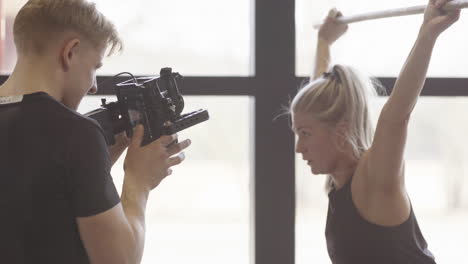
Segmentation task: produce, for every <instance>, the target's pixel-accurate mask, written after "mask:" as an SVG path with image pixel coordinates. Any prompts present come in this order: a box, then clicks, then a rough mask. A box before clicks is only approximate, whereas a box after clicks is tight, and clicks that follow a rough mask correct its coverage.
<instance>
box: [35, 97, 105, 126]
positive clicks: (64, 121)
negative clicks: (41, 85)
mask: <svg viewBox="0 0 468 264" xmlns="http://www.w3.org/2000/svg"><path fill="white" fill-rule="evenodd" d="M44 99H45V100H44V101H43V103H44V104H45V105H47V106H46V109H43V110H45V111H40V112H43V113H44V114H45V115H46V117H47V119H48V120H49V121H50V122H57V124H60V125H61V126H63V127H68V128H70V129H79V130H82V129H88V130H95V131H96V130H99V131H101V132H102V129H101V126H100V125H99V123H98V122H97V121H96V120H94V119H92V118H89V117H87V116H85V115H83V114H80V113H79V112H77V111H75V110H73V109H71V108H69V107H67V106H65V105H64V104H62V103H61V102H59V101H56V100H55V99H53V98H50V97H49V96H47V97H45V98H44ZM38 110H39V109H38Z"/></svg>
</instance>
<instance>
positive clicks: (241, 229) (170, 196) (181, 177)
mask: <svg viewBox="0 0 468 264" xmlns="http://www.w3.org/2000/svg"><path fill="white" fill-rule="evenodd" d="M100 98H101V96H87V97H85V98H84V100H83V101H82V103H81V106H80V108H79V112H81V113H86V112H88V111H91V110H93V109H96V108H98V107H99V105H100ZM106 98H107V100H108V102H111V101H115V100H116V98H115V97H112V96H107V97H106ZM184 99H185V101H186V108H185V109H184V113H185V112H191V111H195V110H198V109H208V111H209V112H210V120H208V121H206V122H204V123H201V124H199V125H197V126H194V127H191V128H189V129H187V130H184V131H182V132H180V133H178V135H179V138H180V139H183V138H190V139H191V140H192V146H190V148H189V149H188V150H187V151H186V152H185V153H186V160H185V161H184V163H183V164H182V165H180V166H176V167H175V168H174V172H173V174H172V175H171V176H169V177H168V178H166V179H164V180H163V181H162V183H161V184H160V186H158V187H157V188H156V189H154V190H153V191H152V192H151V195H150V198H149V202H148V207H147V210H146V225H147V231H146V232H147V233H146V245H145V251H144V257H143V262H142V263H147V264H150V263H189V262H190V263H206V264H218V263H231V264H238V263H249V260H250V246H251V245H250V244H249V241H250V224H251V222H250V219H251V218H250V217H251V216H250V208H251V205H250V201H251V196H252V195H251V192H250V179H251V175H250V171H251V166H252V164H251V160H252V157H251V156H250V155H246V153H250V151H249V150H250V148H251V146H252V140H251V138H250V129H251V118H252V116H251V113H252V111H251V110H252V107H253V100H252V99H251V98H249V97H246V96H239V97H229V96H227V97H214V96H200V97H198V96H186V97H184ZM233 109H235V110H236V115H232V114H231V113H232V111H233ZM123 156H124V155H123ZM122 168H123V157H122V158H121V159H120V160H119V161H118V162H117V163H116V164H115V165H114V168H113V169H112V175H113V177H114V182H115V184H116V187H117V189H118V190H119V192H120V191H121V186H122V182H123V176H124V175H123V169H122Z"/></svg>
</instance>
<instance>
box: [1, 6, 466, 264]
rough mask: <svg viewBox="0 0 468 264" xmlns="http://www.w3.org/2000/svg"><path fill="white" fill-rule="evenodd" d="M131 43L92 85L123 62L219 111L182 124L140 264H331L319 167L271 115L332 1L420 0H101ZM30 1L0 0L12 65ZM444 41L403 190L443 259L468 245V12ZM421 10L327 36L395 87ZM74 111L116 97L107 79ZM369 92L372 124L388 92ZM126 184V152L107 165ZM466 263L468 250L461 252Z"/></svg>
mask: <svg viewBox="0 0 468 264" xmlns="http://www.w3.org/2000/svg"><path fill="white" fill-rule="evenodd" d="M94 2H96V3H97V5H98V7H99V8H100V10H101V11H102V12H103V13H105V14H106V15H107V16H108V17H109V18H111V19H112V20H113V21H114V22H115V24H116V25H117V28H118V30H119V31H120V33H121V35H122V37H123V39H124V42H125V44H126V47H125V50H124V52H123V54H122V55H118V56H113V57H111V58H108V59H106V60H105V61H104V67H103V68H102V70H100V72H99V75H100V76H99V77H98V83H99V82H103V81H105V80H108V78H109V76H112V75H114V74H116V73H119V72H122V71H130V72H132V73H133V74H136V75H139V76H146V75H155V74H158V73H159V69H160V68H161V67H166V66H170V67H172V68H173V70H174V71H177V72H180V73H181V74H182V75H184V76H186V78H185V79H184V80H183V81H181V82H180V86H181V91H182V93H183V94H184V95H185V100H186V108H185V110H184V112H188V111H193V110H196V109H200V108H205V109H208V110H209V112H210V115H211V120H209V121H208V122H205V123H203V124H201V125H198V126H196V127H193V128H190V129H188V130H187V131H184V132H182V133H180V134H179V136H180V137H189V138H191V139H192V141H193V145H192V147H191V148H190V149H189V150H188V151H187V153H186V154H187V160H186V161H185V163H184V164H183V165H182V166H179V167H177V168H176V169H175V171H174V174H173V176H171V177H170V178H168V179H166V180H165V181H164V182H163V183H162V184H161V185H160V186H159V187H158V188H157V189H156V190H155V191H153V193H152V194H151V197H150V202H149V207H148V211H147V236H146V246H145V254H144V258H143V262H142V263H148V264H149V263H188V262H190V263H205V264H215V263H216V264H217V263H226V264H239V263H249V264H276V263H278V264H285V263H288V264H293V263H297V264H305V263H330V261H329V259H328V255H327V251H326V244H325V237H324V227H325V219H326V210H327V196H326V195H325V192H324V188H323V186H324V179H325V177H322V176H313V175H310V172H309V169H308V168H307V167H306V165H305V164H304V163H303V162H302V160H301V158H300V157H299V156H297V155H296V156H295V154H294V140H295V139H294V135H293V133H292V132H291V131H290V129H289V123H288V122H289V121H288V118H287V117H280V118H278V119H275V117H276V116H277V115H278V114H279V113H280V112H281V106H284V105H287V103H288V100H289V98H290V97H292V96H293V95H294V94H295V93H296V92H297V89H298V88H299V87H300V85H301V83H303V82H304V81H307V76H308V75H309V74H310V73H311V72H312V66H313V61H314V56H315V54H314V53H315V44H316V31H314V30H313V29H312V25H313V24H314V22H317V21H320V20H321V19H322V18H323V17H324V16H325V15H326V13H327V11H328V10H329V9H330V8H331V7H337V8H339V9H340V10H341V11H342V12H343V13H344V14H357V13H361V12H363V11H374V10H380V9H388V8H395V7H404V6H411V5H420V4H425V3H426V1H425V0H394V1H373V0H355V1H345V0H334V1H333V0H296V1H294V0H282V1H271V0H198V1H191V0H172V1H163V0H133V1H131V2H130V1H125V0H113V1H110V0H95V1H94ZM24 3H25V0H0V18H1V27H0V28H1V31H0V33H1V34H0V35H1V40H0V71H1V75H2V76H1V80H2V81H3V80H5V79H6V78H7V76H8V74H9V73H10V72H11V70H12V69H13V67H14V62H15V51H14V47H13V40H12V24H13V20H14V17H15V15H16V12H17V11H18V9H19V8H20V7H21V6H22V5H23V4H24ZM465 12H466V11H464V12H462V16H461V19H460V21H459V22H457V24H456V25H454V26H453V27H452V28H451V29H450V30H448V32H445V33H444V34H443V36H442V37H441V38H440V40H439V42H438V44H437V47H436V49H435V50H434V53H433V54H434V55H433V59H432V62H431V66H430V70H429V74H428V77H429V78H428V80H427V82H426V87H425V89H424V91H423V96H422V98H420V100H419V102H418V105H417V107H416V109H415V111H414V113H413V116H412V120H411V123H410V130H409V138H408V143H407V150H406V160H407V162H406V179H407V187H408V192H409V195H410V197H411V201H412V204H413V207H414V210H415V212H416V214H417V217H418V221H419V224H420V227H421V229H422V231H423V234H424V235H425V237H426V239H427V240H428V242H429V248H430V249H431V250H432V252H433V253H434V254H435V256H436V260H438V262H439V263H460V260H463V258H464V257H465V258H466V256H465V251H466V249H467V245H468V226H467V225H466V223H467V221H468V141H467V140H466V135H468V99H467V98H468V97H467V96H468V79H467V76H468V51H467V50H466V46H467V45H468V34H466V32H467V31H468V14H465ZM421 19H422V17H421V16H411V17H405V18H392V19H384V20H380V21H379V20H374V21H370V22H363V23H357V24H353V25H351V26H350V28H349V31H348V33H347V34H346V35H345V36H344V37H342V39H341V40H339V41H338V42H337V43H336V45H335V46H334V47H333V50H332V55H333V58H334V62H336V63H343V64H351V65H354V66H356V67H357V68H359V69H361V70H363V71H365V72H367V73H368V74H370V75H372V76H376V77H378V78H379V79H380V80H381V81H382V83H384V84H385V85H386V87H387V88H390V87H392V84H393V83H394V81H395V77H396V76H397V74H398V72H399V70H400V68H401V66H402V64H403V62H404V60H405V58H406V56H407V55H408V53H409V51H410V49H411V45H412V44H413V42H414V40H415V36H416V33H417V30H418V28H419V25H420V23H421V21H422V20H421ZM99 88H100V90H99V95H96V96H87V97H86V98H85V99H84V100H83V102H82V104H81V107H80V109H79V111H80V112H82V113H84V112H87V111H89V110H93V109H95V108H98V107H99V105H100V98H103V97H105V98H108V101H112V100H115V99H116V98H115V97H113V96H112V91H113V90H112V86H110V85H108V86H106V85H102V86H100V87H99ZM385 100H386V98H385V97H380V98H378V99H375V100H373V101H372V102H371V104H372V114H373V119H374V122H375V120H376V118H377V115H378V113H379V110H380V109H381V107H382V105H383V103H384V102H385ZM113 176H114V180H115V183H116V186H117V188H118V189H119V191H120V188H121V185H122V177H123V174H122V160H120V161H119V163H117V164H116V166H115V167H114V169H113ZM465 260H466V259H465Z"/></svg>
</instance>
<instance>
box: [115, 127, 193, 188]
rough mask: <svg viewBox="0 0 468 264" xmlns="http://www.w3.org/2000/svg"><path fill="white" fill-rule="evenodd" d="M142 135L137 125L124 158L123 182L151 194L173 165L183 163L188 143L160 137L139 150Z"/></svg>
mask: <svg viewBox="0 0 468 264" xmlns="http://www.w3.org/2000/svg"><path fill="white" fill-rule="evenodd" d="M143 133H144V129H143V126H142V125H138V126H137V128H136V130H135V133H134V134H133V138H132V142H131V143H130V146H129V147H128V150H127V156H126V157H125V162H124V170H125V177H126V178H125V182H126V183H129V184H131V185H133V186H134V187H137V188H138V189H140V190H142V191H150V190H152V189H154V188H155V187H156V186H158V185H159V183H160V182H161V181H162V180H163V179H164V178H165V177H166V176H168V175H170V174H171V173H172V170H171V167H172V166H175V165H178V164H180V163H182V161H183V160H184V159H185V155H184V153H183V152H182V151H183V150H184V149H186V148H187V147H188V146H190V140H189V139H186V140H184V141H182V142H177V141H176V140H177V135H172V136H162V137H160V138H159V139H157V140H155V141H153V142H152V143H151V144H149V145H146V146H144V147H142V146H141V142H142V140H143Z"/></svg>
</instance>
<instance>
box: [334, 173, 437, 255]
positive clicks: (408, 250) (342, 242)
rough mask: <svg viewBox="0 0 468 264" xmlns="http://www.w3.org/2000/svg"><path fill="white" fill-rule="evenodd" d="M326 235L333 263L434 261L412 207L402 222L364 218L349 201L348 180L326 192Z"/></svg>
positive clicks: (349, 188) (349, 184)
mask: <svg viewBox="0 0 468 264" xmlns="http://www.w3.org/2000/svg"><path fill="white" fill-rule="evenodd" d="M328 196H329V203H328V216H327V226H326V230H325V236H326V239H327V248H328V254H329V255H330V259H331V260H332V262H333V264H367V263H369V264H406V263H408V264H410V263H411V264H434V263H435V261H434V256H433V255H432V253H431V252H430V251H429V250H428V249H427V243H426V241H425V240H424V237H423V235H422V233H421V230H420V229H419V226H418V222H417V220H416V217H415V215H414V212H413V207H412V206H411V212H410V216H409V218H408V219H407V220H406V221H405V222H403V223H402V224H401V225H398V226H393V227H384V226H379V225H376V224H372V223H370V222H368V221H367V220H365V219H364V218H363V217H362V216H361V215H360V214H359V212H358V211H357V208H356V207H355V205H354V203H353V201H352V200H351V180H349V181H348V183H346V184H345V185H344V186H343V187H342V188H341V189H339V190H335V189H333V190H332V191H331V192H330V193H329V195H328Z"/></svg>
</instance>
